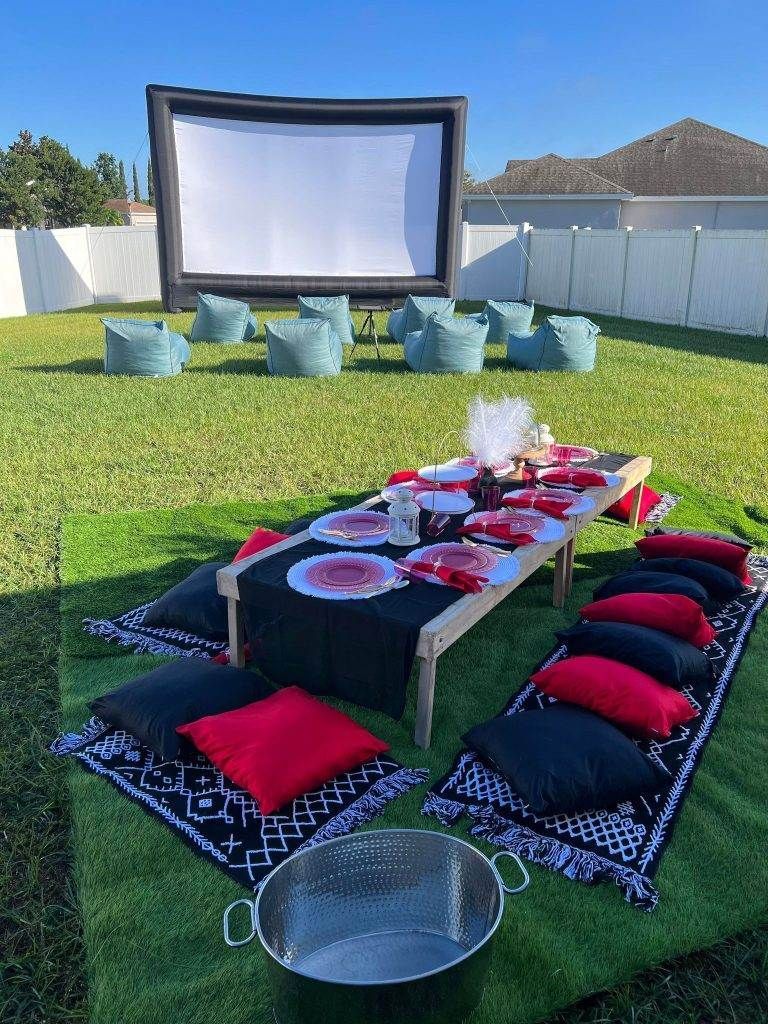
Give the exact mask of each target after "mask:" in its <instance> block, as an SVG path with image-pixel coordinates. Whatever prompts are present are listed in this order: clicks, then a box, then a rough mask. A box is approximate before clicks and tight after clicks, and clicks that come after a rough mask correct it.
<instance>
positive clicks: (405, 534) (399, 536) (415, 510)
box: [388, 487, 420, 547]
mask: <svg viewBox="0 0 768 1024" xmlns="http://www.w3.org/2000/svg"><path fill="white" fill-rule="evenodd" d="M419 512H420V509H419V506H418V505H417V504H416V502H415V501H414V500H413V491H411V490H410V489H409V488H408V487H398V489H397V490H396V491H395V500H394V501H393V502H392V504H391V505H390V506H389V509H388V513H389V543H390V544H397V545H398V546H400V547H410V546H411V545H413V544H418V543H419Z"/></svg>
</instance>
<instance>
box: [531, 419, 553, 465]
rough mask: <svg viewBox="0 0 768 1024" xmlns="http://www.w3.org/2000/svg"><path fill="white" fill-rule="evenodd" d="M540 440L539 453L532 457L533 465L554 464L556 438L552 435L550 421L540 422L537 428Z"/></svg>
mask: <svg viewBox="0 0 768 1024" xmlns="http://www.w3.org/2000/svg"><path fill="white" fill-rule="evenodd" d="M536 433H537V435H538V440H539V449H540V452H539V455H538V456H537V457H536V458H535V459H531V460H530V462H531V465H532V466H551V465H552V445H553V444H554V443H555V439H554V437H553V436H552V432H551V430H550V426H549V424H548V423H540V424H539V425H538V428H537V430H536Z"/></svg>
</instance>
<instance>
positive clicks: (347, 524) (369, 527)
mask: <svg viewBox="0 0 768 1024" xmlns="http://www.w3.org/2000/svg"><path fill="white" fill-rule="evenodd" d="M326 529H328V530H344V531H345V532H346V533H354V534H356V535H357V536H359V537H376V536H378V535H379V534H381V533H387V532H388V531H389V523H388V522H387V520H386V519H382V518H381V516H377V515H372V514H371V513H370V512H341V513H339V515H337V516H334V517H333V518H332V519H330V520H329V521H328V523H327V526H326Z"/></svg>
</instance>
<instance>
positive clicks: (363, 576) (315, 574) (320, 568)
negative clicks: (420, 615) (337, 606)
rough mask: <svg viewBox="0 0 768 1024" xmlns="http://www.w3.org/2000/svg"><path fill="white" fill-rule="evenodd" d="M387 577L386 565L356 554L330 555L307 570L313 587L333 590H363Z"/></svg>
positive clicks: (307, 576)
mask: <svg viewBox="0 0 768 1024" xmlns="http://www.w3.org/2000/svg"><path fill="white" fill-rule="evenodd" d="M386 578H387V570H386V569H385V568H384V566H382V565H378V564H377V563H376V562H373V561H370V560H369V559H367V558H364V557H362V558H361V557H359V556H355V555H328V557H327V558H324V559H323V560H322V561H320V562H315V564H314V565H311V566H310V567H309V568H308V569H307V572H306V579H307V580H308V581H309V583H311V584H312V586H313V587H318V588H319V589H320V590H331V591H355V590H363V589H364V588H367V587H373V586H376V585H377V584H379V583H383V582H384V580H385V579H386Z"/></svg>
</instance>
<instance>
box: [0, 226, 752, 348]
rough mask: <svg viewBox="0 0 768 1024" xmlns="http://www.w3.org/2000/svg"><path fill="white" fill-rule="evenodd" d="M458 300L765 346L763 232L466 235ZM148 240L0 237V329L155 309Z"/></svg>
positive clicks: (484, 229)
mask: <svg viewBox="0 0 768 1024" xmlns="http://www.w3.org/2000/svg"><path fill="white" fill-rule="evenodd" d="M460 244H461V278H460V284H459V294H458V297H459V298H462V299H477V300H483V299H486V298H495V299H519V298H522V297H525V298H527V299H531V300H533V301H535V302H537V303H540V304H542V305H546V306H553V307H555V308H556V309H563V310H568V309H570V310H574V311H579V312H585V313H607V314H611V315H614V316H624V317H629V318H631V319H634V320H650V321H656V322H658V323H669V324H680V325H687V326H689V327H705V328H709V329H711V330H717V331H733V332H737V333H742V334H754V335H766V334H768V231H746V230H736V229H734V230H703V229H699V228H695V229H693V230H672V231H661V230H659V231H656V230H653V231H633V230H632V229H627V228H618V229H605V230H603V229H597V228H547V229H544V228H542V229H539V228H532V227H531V226H530V225H529V224H520V225H512V226H511V227H510V226H507V225H504V226H491V225H484V224H466V223H465V224H463V225H462V232H461V241H460ZM159 296H160V280H159V274H158V265H157V238H156V232H155V228H154V227H151V226H148V227H107V228H89V227H82V228H59V229H55V230H53V231H42V230H30V231H10V230H0V317H6V316H23V315H24V314H26V313H45V312H52V311H54V310H59V309H71V308H72V307H74V306H86V305H89V304H91V303H96V302H115V303H119V302H132V301H137V300H141V299H157V298H159Z"/></svg>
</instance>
